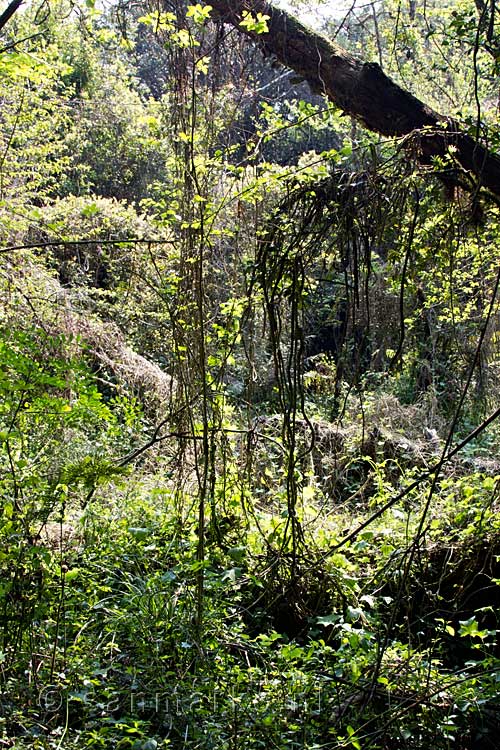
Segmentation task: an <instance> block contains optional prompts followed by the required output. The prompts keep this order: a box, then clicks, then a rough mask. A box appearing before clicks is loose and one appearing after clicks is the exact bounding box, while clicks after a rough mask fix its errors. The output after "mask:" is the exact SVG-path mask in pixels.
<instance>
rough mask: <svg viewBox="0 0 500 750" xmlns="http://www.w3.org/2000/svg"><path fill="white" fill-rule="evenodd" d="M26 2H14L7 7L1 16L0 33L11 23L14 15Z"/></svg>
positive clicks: (17, 0)
mask: <svg viewBox="0 0 500 750" xmlns="http://www.w3.org/2000/svg"><path fill="white" fill-rule="evenodd" d="M23 2H24V0H12V2H11V3H10V4H9V5H8V6H7V7H6V9H5V10H4V12H3V13H2V14H1V15H0V31H1V30H2V29H3V27H4V26H5V25H6V24H7V23H8V22H9V21H10V19H11V18H12V16H13V15H14V13H15V12H16V11H17V10H19V8H20V7H21V5H22V4H23Z"/></svg>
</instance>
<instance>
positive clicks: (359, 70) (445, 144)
mask: <svg viewBox="0 0 500 750" xmlns="http://www.w3.org/2000/svg"><path fill="white" fill-rule="evenodd" d="M210 4H211V5H212V7H213V9H214V11H215V14H216V15H217V16H218V17H219V18H221V19H222V20H223V21H225V22H227V23H230V24H232V25H233V26H235V27H236V28H237V29H238V30H239V31H240V32H241V33H243V34H246V35H247V36H249V37H250V38H252V39H253V40H254V41H256V42H257V43H258V44H260V45H261V46H262V47H263V48H264V50H265V51H266V52H267V53H269V54H272V55H274V56H275V57H276V58H277V60H279V62H281V63H282V64H283V65H285V66H286V67H288V68H291V69H292V70H294V71H296V72H297V73H298V74H299V75H301V76H302V77H303V78H304V79H305V80H306V81H307V82H308V83H309V85H310V86H311V88H312V89H313V91H315V92H317V93H322V94H325V95H326V96H327V97H328V98H329V99H331V101H332V102H334V103H335V104H336V105H337V106H338V107H340V108H341V109H342V110H343V111H344V112H345V113H346V114H348V115H351V116H352V117H354V118H355V119H356V120H358V121H359V122H361V123H362V124H363V125H364V126H365V127H366V128H368V129H369V130H372V131H374V132H377V133H381V134H382V135H386V136H395V137H398V136H405V135H409V134H410V133H413V132H418V138H417V137H416V138H415V143H416V144H417V146H418V148H417V155H418V158H419V159H420V161H421V162H422V163H424V164H429V163H430V162H431V160H432V158H433V157H439V156H441V157H442V156H445V155H446V154H447V153H449V151H448V150H449V147H450V146H453V157H454V159H455V160H456V161H457V162H458V163H459V164H460V166H461V167H462V168H463V169H465V170H466V171H467V172H468V173H469V174H472V175H474V176H475V179H476V184H477V185H479V186H481V187H485V188H487V189H488V190H490V191H491V192H492V193H493V194H494V195H496V196H497V197H498V198H500V158H499V157H498V156H497V155H496V154H494V153H492V152H491V151H488V149H487V148H486V147H485V146H484V145H483V144H481V143H479V142H478V141H476V140H474V138H472V137H471V136H470V135H468V134H467V133H464V132H463V130H461V128H460V126H459V124H458V123H457V122H455V121H454V120H452V119H451V118H449V117H446V116H444V115H442V114H440V113H438V112H436V111H434V110H433V109H431V108H430V107H428V106H427V105H426V104H424V102H421V101H420V100H419V99H417V98H416V97H415V96H413V94H411V93H410V92H408V91H405V90H404V89H402V88H401V87H400V86H398V84H396V83H395V82H394V81H392V80H391V79H390V78H389V77H388V76H386V74H385V73H384V72H383V70H382V69H381V67H380V66H379V65H378V64H377V63H374V62H363V61H362V60H359V59H357V58H356V57H353V56H352V55H351V54H350V53H349V52H347V51H346V50H344V49H343V48H342V47H340V46H339V45H338V44H336V43H335V42H332V41H330V40H329V39H327V38H326V37H325V36H323V35H322V34H319V33H317V32H315V31H313V30H311V29H309V28H308V27H307V26H304V25H303V24H302V23H300V21H298V20H297V19H296V18H294V17H293V16H292V15H290V14H289V13H287V12H286V11H283V10H280V9H278V8H276V7H274V6H273V5H271V4H270V3H268V2H266V1H265V0H210ZM245 10H248V11H251V12H252V13H253V14H254V15H255V14H256V13H264V14H266V15H267V16H269V20H268V27H269V31H268V32H267V33H265V34H260V35H257V34H255V33H253V32H249V31H248V30H247V29H246V28H245V27H242V26H240V22H241V20H242V14H243V12H244V11H245Z"/></svg>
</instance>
